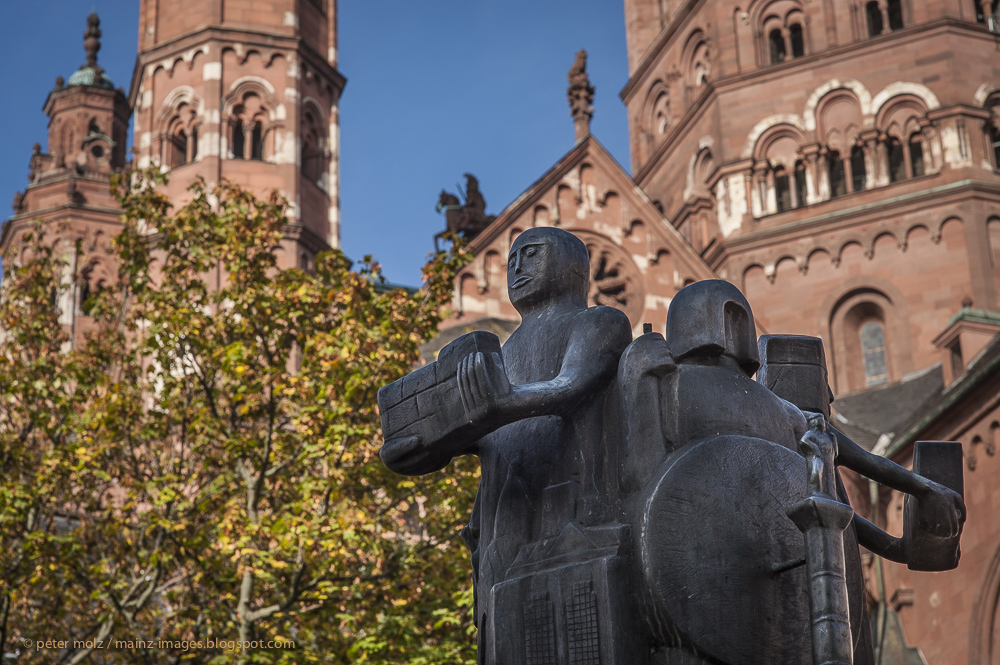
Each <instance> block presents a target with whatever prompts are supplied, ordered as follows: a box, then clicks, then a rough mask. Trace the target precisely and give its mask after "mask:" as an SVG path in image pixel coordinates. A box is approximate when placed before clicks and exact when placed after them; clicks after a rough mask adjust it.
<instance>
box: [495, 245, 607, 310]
mask: <svg viewBox="0 0 1000 665" xmlns="http://www.w3.org/2000/svg"><path fill="white" fill-rule="evenodd" d="M589 286H590V257H589V256H588V254H587V246H586V245H584V244H583V242H582V241H581V240H580V239H579V238H577V237H576V236H575V235H573V234H572V233H569V232H568V231H563V230H562V229H557V228H553V227H549V226H546V227H538V228H533V229H528V230H527V231H525V232H524V233H522V234H521V235H519V236H518V237H517V240H515V241H514V245H513V246H512V247H511V248H510V255H509V256H508V258H507V293H508V294H509V295H510V302H511V304H513V305H514V308H515V309H516V310H517V311H518V312H520V313H521V314H523V313H524V312H526V311H528V310H531V309H534V308H536V307H538V306H540V305H544V304H545V303H547V302H550V301H551V300H553V299H556V298H560V299H567V298H568V299H570V300H571V301H576V302H577V303H578V304H580V305H582V306H584V307H586V305H587V291H588V288H589Z"/></svg>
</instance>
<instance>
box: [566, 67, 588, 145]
mask: <svg viewBox="0 0 1000 665" xmlns="http://www.w3.org/2000/svg"><path fill="white" fill-rule="evenodd" d="M566 78H567V79H568V80H569V89H568V90H567V91H566V97H567V99H569V113H570V115H571V116H573V130H574V133H575V134H576V140H577V141H580V140H582V139H583V138H585V137H587V136H589V135H590V119H591V118H593V117H594V107H593V106H591V104H593V103H594V86H592V85H591V84H590V77H588V76H587V51H586V50H580V51H577V52H576V60H574V61H573V66H572V67H570V70H569V74H567V76H566Z"/></svg>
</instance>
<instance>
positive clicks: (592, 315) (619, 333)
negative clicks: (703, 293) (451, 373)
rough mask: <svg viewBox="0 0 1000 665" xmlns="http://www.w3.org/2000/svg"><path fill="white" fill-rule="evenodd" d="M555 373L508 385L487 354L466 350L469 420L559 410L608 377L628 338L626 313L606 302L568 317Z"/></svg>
mask: <svg viewBox="0 0 1000 665" xmlns="http://www.w3.org/2000/svg"><path fill="white" fill-rule="evenodd" d="M572 326H573V330H572V331H571V332H570V335H569V340H568V346H567V349H566V352H565V353H564V354H563V364H562V367H561V368H560V370H559V374H558V375H556V376H555V377H554V378H553V379H551V380H549V381H539V382H536V383H528V384H523V385H510V384H509V383H507V382H506V377H505V376H503V374H502V372H496V371H491V369H490V368H491V363H490V362H489V359H488V358H486V357H484V356H483V355H482V354H481V353H477V354H473V355H470V356H469V357H468V358H466V359H465V360H463V361H462V363H461V364H460V365H459V391H460V393H461V395H462V401H463V404H464V405H465V410H466V413H467V414H468V416H469V419H470V422H473V423H477V424H483V425H488V426H490V427H501V426H503V425H506V424H508V423H512V422H515V421H518V420H522V419H524V418H531V417H533V416H543V415H560V414H563V413H566V412H567V411H569V410H571V409H572V408H574V407H575V406H577V405H578V404H579V403H581V402H582V401H584V400H585V399H586V398H587V397H589V396H591V395H593V394H594V393H595V392H596V391H598V390H600V389H601V388H602V387H603V386H604V385H605V384H607V383H608V382H609V381H611V380H612V379H613V378H614V376H615V372H616V371H617V369H618V360H619V358H620V357H621V354H622V352H623V351H624V350H625V347H626V346H628V344H629V343H630V342H631V341H632V331H631V327H630V326H629V323H628V319H627V318H626V317H625V315H624V314H623V313H622V312H620V311H618V310H616V309H611V308H609V307H593V308H591V309H588V310H586V311H584V312H581V313H580V315H578V316H577V317H576V318H575V319H574V320H573V323H572Z"/></svg>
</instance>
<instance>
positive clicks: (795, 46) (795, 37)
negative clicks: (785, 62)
mask: <svg viewBox="0 0 1000 665" xmlns="http://www.w3.org/2000/svg"><path fill="white" fill-rule="evenodd" d="M788 39H789V41H791V42H792V57H793V58H801V57H802V56H804V55H805V54H806V42H805V38H804V36H803V34H802V25H801V24H800V23H793V24H791V25H790V26H788Z"/></svg>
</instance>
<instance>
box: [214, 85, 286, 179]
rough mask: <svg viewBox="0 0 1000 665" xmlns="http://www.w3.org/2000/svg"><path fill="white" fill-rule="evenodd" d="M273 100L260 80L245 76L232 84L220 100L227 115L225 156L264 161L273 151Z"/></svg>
mask: <svg viewBox="0 0 1000 665" xmlns="http://www.w3.org/2000/svg"><path fill="white" fill-rule="evenodd" d="M275 106H276V103H275V101H274V99H273V95H271V91H270V90H268V89H267V88H265V86H264V85H263V83H261V82H259V81H257V80H253V79H249V77H248V80H244V81H242V82H241V83H240V84H239V85H237V86H236V88H235V89H234V91H233V92H232V93H231V94H230V95H229V97H228V98H227V99H226V101H225V104H224V109H225V113H226V115H227V116H228V121H227V124H228V137H227V138H228V141H227V144H228V157H229V158H230V159H248V160H259V161H267V160H270V159H271V157H272V156H273V155H274V152H275V150H274V137H275V135H276V131H275V130H276V129H278V124H277V123H276V122H275V120H274V109H275Z"/></svg>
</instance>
